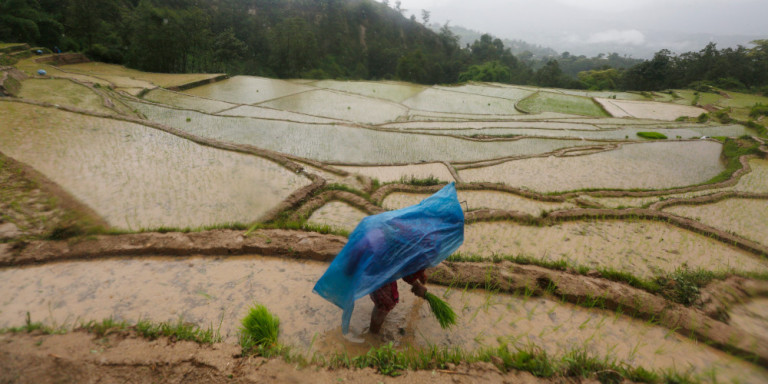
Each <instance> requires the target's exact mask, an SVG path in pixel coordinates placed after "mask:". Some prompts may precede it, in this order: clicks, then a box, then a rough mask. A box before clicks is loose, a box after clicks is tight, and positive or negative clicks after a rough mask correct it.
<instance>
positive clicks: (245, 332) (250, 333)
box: [240, 304, 280, 354]
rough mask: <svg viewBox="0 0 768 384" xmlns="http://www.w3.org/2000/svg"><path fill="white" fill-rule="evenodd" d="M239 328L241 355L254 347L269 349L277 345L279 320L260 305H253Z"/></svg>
mask: <svg viewBox="0 0 768 384" xmlns="http://www.w3.org/2000/svg"><path fill="white" fill-rule="evenodd" d="M241 323H242V327H241V328H240V346H241V347H242V348H243V354H247V353H249V352H250V351H252V350H254V348H256V347H260V348H262V349H271V348H273V347H275V346H276V345H277V337H278V335H279V333H280V319H278V318H277V316H275V315H273V314H272V313H271V312H269V310H268V309H267V308H266V307H265V306H263V305H261V304H255V305H254V306H253V307H251V308H250V309H249V311H248V315H246V316H245V317H244V318H243V320H242V322H241Z"/></svg>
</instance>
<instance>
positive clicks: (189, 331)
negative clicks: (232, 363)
mask: <svg viewBox="0 0 768 384" xmlns="http://www.w3.org/2000/svg"><path fill="white" fill-rule="evenodd" d="M133 328H134V329H135V330H136V333H138V334H139V335H140V336H142V337H144V338H147V339H149V340H155V339H157V338H160V337H168V338H170V339H172V340H187V341H194V342H196V343H198V344H213V343H218V342H221V340H222V338H221V334H220V333H219V330H218V329H213V325H211V326H210V327H208V328H206V329H202V328H200V327H198V326H197V325H194V324H189V323H185V322H183V321H182V320H181V319H179V321H177V322H175V323H168V322H162V323H155V322H152V321H149V320H139V322H138V323H136V325H135V326H134V327H133Z"/></svg>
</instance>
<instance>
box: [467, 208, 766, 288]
mask: <svg viewBox="0 0 768 384" xmlns="http://www.w3.org/2000/svg"><path fill="white" fill-rule="evenodd" d="M459 252H461V253H465V254H473V255H480V256H486V257H489V258H490V257H491V256H493V255H496V254H500V255H515V256H517V255H524V256H530V257H533V258H535V259H540V260H545V261H560V260H566V261H567V262H568V263H569V264H571V265H580V266H587V267H592V268H597V267H607V268H613V269H616V270H619V271H623V272H629V273H631V274H633V275H635V276H639V277H645V278H653V277H654V276H657V275H660V274H664V273H666V272H672V271H674V270H675V269H676V268H680V267H682V266H683V265H687V266H688V267H690V268H694V269H695V268H702V269H705V270H710V271H740V272H768V259H765V258H761V257H759V256H755V255H752V254H750V253H748V252H746V251H743V250H741V249H739V248H735V247H732V246H729V245H726V244H723V243H721V242H718V241H716V240H714V239H711V238H708V237H705V236H703V235H700V234H697V233H694V232H690V231H687V230H684V229H681V228H678V227H675V226H672V225H669V224H666V223H661V222H653V221H636V222H632V221H603V222H600V221H597V222H565V223H560V224H556V225H552V226H547V227H536V226H527V225H520V224H516V223H512V222H491V223H474V224H470V225H467V226H466V229H465V233H464V244H463V245H462V246H461V248H459Z"/></svg>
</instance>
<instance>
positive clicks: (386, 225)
mask: <svg viewBox="0 0 768 384" xmlns="http://www.w3.org/2000/svg"><path fill="white" fill-rule="evenodd" d="M463 242H464V212H462V210H461V205H460V204H459V200H458V198H457V196H456V187H455V185H454V183H450V184H448V185H446V186H445V187H444V188H442V189H441V190H439V191H438V192H437V193H435V194H434V195H432V196H430V197H428V198H426V199H424V200H423V201H422V202H421V203H419V204H417V205H413V206H410V207H407V208H403V209H398V210H396V211H390V212H384V213H381V214H378V215H373V216H368V217H366V218H365V219H363V220H362V221H361V222H360V224H358V225H357V227H356V228H355V230H354V231H352V233H351V234H350V235H349V241H347V245H345V246H344V248H343V249H342V250H341V252H339V254H338V255H336V258H335V259H334V260H333V262H332V263H331V265H330V266H329V267H328V270H326V271H325V274H323V276H322V277H320V280H318V282H317V284H315V288H314V289H313V291H314V292H315V293H317V294H319V295H320V296H322V297H324V298H325V299H326V300H328V301H330V302H332V303H334V304H336V305H337V306H339V308H341V309H342V310H343V311H344V313H343V315H342V321H341V330H342V332H343V333H344V334H346V333H347V332H349V320H350V318H351V317H352V310H353V309H354V307H355V300H357V299H359V298H361V297H363V296H366V295H368V294H370V293H371V292H373V291H375V290H377V289H378V288H379V287H381V286H382V285H384V284H386V283H389V282H392V281H395V280H397V279H400V278H402V277H404V276H408V275H410V274H413V273H415V272H418V271H420V270H422V269H425V268H430V267H434V266H436V265H437V264H439V263H440V262H441V261H443V260H445V258H446V257H448V256H449V255H450V254H451V253H453V252H454V251H456V249H458V248H459V246H461V244H462V243H463Z"/></svg>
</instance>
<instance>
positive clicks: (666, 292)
mask: <svg viewBox="0 0 768 384" xmlns="http://www.w3.org/2000/svg"><path fill="white" fill-rule="evenodd" d="M446 261H450V262H471V263H478V262H490V263H500V262H502V261H510V262H513V263H516V264H522V265H535V266H539V267H543V268H547V269H553V270H558V271H565V270H568V269H570V270H572V271H573V272H575V273H578V274H580V275H587V274H588V273H590V272H591V271H597V272H598V273H599V274H600V277H602V278H604V279H607V280H611V281H615V282H619V283H624V284H627V285H629V286H632V287H634V288H638V289H641V290H644V291H646V292H649V293H652V294H655V295H661V296H662V297H664V298H665V299H667V300H670V301H673V302H676V303H679V304H683V305H686V306H690V305H691V304H693V303H694V302H695V301H696V300H697V299H698V298H699V290H700V289H701V288H702V287H704V286H706V285H707V284H709V283H710V282H712V281H714V280H724V279H725V278H727V277H728V276H729V274H728V273H724V272H721V273H717V272H711V271H706V270H703V269H690V268H688V267H687V266H683V267H680V268H677V269H676V270H675V271H673V272H671V273H667V274H665V275H662V276H659V277H656V278H655V279H643V278H640V277H637V276H634V275H632V274H631V273H628V272H623V271H618V270H616V269H613V268H605V267H596V268H592V267H585V266H573V265H569V264H568V263H567V262H566V261H565V260H560V261H546V260H539V259H535V258H532V257H528V256H513V255H493V256H492V257H483V256H478V255H466V254H461V253H455V254H453V255H451V256H449V257H448V258H447V259H446ZM735 275H738V276H743V277H747V278H752V279H756V280H765V279H767V278H768V275H766V274H752V275H748V274H735ZM485 288H486V289H489V288H490V287H485ZM603 302H604V299H603V298H600V297H594V298H588V299H586V300H582V301H579V302H576V303H575V304H578V305H580V306H583V307H587V308H592V307H603V306H604V304H603Z"/></svg>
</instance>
